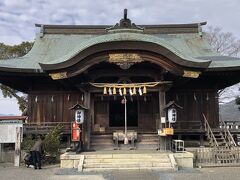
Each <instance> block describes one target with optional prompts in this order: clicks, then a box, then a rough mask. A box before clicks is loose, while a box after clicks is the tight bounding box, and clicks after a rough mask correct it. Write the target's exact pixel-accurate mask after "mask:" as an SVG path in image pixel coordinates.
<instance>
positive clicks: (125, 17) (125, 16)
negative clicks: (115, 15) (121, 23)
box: [124, 9, 127, 20]
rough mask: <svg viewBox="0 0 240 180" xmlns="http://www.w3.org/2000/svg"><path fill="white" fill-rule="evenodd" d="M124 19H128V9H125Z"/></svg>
mask: <svg viewBox="0 0 240 180" xmlns="http://www.w3.org/2000/svg"><path fill="white" fill-rule="evenodd" d="M124 19H125V20H126V19H127V9H124Z"/></svg>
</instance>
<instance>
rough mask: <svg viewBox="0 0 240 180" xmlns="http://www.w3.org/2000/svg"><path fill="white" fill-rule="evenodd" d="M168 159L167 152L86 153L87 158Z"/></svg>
mask: <svg viewBox="0 0 240 180" xmlns="http://www.w3.org/2000/svg"><path fill="white" fill-rule="evenodd" d="M102 158H106V159H107V158H109V159H113V158H114V159H140V158H143V159H151V158H156V159H168V155H167V154H157V153H156V154H95V155H85V159H102Z"/></svg>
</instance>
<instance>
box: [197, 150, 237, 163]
mask: <svg viewBox="0 0 240 180" xmlns="http://www.w3.org/2000/svg"><path fill="white" fill-rule="evenodd" d="M196 165H197V166H198V167H207V166H240V147H232V148H229V147H213V148H199V149H197V152H196Z"/></svg>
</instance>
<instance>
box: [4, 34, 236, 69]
mask: <svg viewBox="0 0 240 180" xmlns="http://www.w3.org/2000/svg"><path fill="white" fill-rule="evenodd" d="M119 41H137V42H149V43H153V44H156V45H159V46H161V47H163V48H165V49H166V50H167V51H166V52H164V53H165V54H163V55H164V56H166V57H168V56H169V53H173V54H174V55H176V56H178V57H179V59H177V60H176V59H172V61H174V62H175V63H177V64H180V65H182V66H188V67H202V68H207V67H208V68H224V67H227V68H231V67H235V68H236V67H240V60H239V59H237V58H231V57H226V56H220V55H219V54H218V53H216V52H214V51H213V50H211V48H210V46H209V44H208V43H207V41H206V39H205V36H203V37H201V36H200V35H199V34H198V33H182V34H180V33H178V34H154V35H149V34H144V33H134V32H119V33H109V34H105V35H96V34H92V35H84V34H45V35H43V36H42V37H41V35H40V34H39V35H37V37H36V41H35V43H34V46H33V48H32V50H31V51H30V52H29V53H28V54H27V55H25V56H23V57H21V58H16V59H10V60H2V61H0V68H1V69H4V68H6V70H8V71H11V69H12V71H14V69H18V70H21V71H27V70H33V71H35V72H42V71H43V70H42V68H41V66H40V64H42V65H44V66H48V65H53V64H61V63H64V62H67V61H70V60H71V58H73V57H74V56H76V55H78V54H79V53H81V52H82V51H83V50H85V49H87V48H89V47H91V46H93V45H96V44H102V43H106V42H119ZM159 53H160V54H162V53H163V52H159Z"/></svg>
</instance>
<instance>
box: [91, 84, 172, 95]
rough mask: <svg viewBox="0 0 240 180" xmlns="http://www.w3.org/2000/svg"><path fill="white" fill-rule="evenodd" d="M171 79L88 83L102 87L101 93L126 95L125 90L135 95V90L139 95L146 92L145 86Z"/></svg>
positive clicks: (150, 86)
mask: <svg viewBox="0 0 240 180" xmlns="http://www.w3.org/2000/svg"><path fill="white" fill-rule="evenodd" d="M171 83H172V82H171V81H160V82H145V83H130V84H121V83H90V84H91V85H92V86H94V87H98V88H103V94H109V95H112V94H114V95H115V94H117V90H118V92H119V94H120V95H121V96H122V95H126V94H127V91H128V92H129V94H130V95H136V94H137V91H138V94H139V95H143V94H146V93H147V88H152V87H155V86H157V85H161V84H171Z"/></svg>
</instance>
